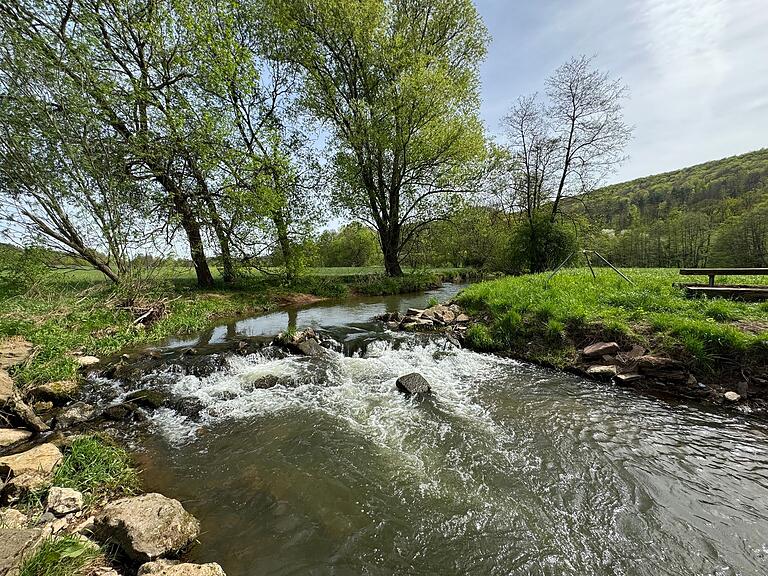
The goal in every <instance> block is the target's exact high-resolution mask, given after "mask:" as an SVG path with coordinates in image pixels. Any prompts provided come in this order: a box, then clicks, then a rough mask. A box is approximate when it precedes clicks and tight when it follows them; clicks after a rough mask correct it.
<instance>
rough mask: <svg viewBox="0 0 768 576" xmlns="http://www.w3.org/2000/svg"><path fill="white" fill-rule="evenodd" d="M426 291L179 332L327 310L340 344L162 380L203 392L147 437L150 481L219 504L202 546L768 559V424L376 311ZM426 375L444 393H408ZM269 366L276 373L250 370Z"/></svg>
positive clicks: (541, 568)
mask: <svg viewBox="0 0 768 576" xmlns="http://www.w3.org/2000/svg"><path fill="white" fill-rule="evenodd" d="M450 292H451V288H450V287H447V288H445V289H444V290H443V291H442V292H438V293H437V294H436V296H437V297H438V298H439V299H444V298H445V297H447V296H449V295H450ZM427 297H428V295H427V296H419V297H413V298H393V299H389V300H378V301H374V300H359V301H352V302H347V303H343V304H323V305H319V306H314V307H311V308H309V309H306V310H298V311H293V312H291V313H286V312H282V313H278V314H272V315H268V316H264V317H261V318H254V319H247V320H242V321H239V322H234V323H232V324H229V325H226V326H221V327H218V328H216V329H214V330H212V331H209V332H208V333H207V334H204V335H201V336H200V337H199V338H196V339H189V340H186V341H171V342H168V343H167V346H168V349H172V348H173V347H177V348H178V347H180V346H200V345H202V344H209V343H216V342H223V341H225V340H227V339H228V338H235V337H237V338H242V337H244V336H251V337H258V336H268V335H274V334H276V333H277V332H278V331H280V330H283V329H285V328H286V327H288V326H289V325H295V326H297V327H299V328H302V327H305V326H309V325H312V326H315V327H316V328H317V329H320V330H321V331H323V333H325V334H328V335H330V336H332V337H333V338H334V339H335V340H337V341H338V342H340V343H341V344H342V346H340V347H337V350H336V351H329V352H328V353H327V354H326V355H322V356H321V357H318V358H305V357H290V356H288V357H286V356H285V355H284V354H275V353H273V352H271V351H270V349H269V348H265V349H263V350H262V351H260V352H256V353H253V354H250V355H246V356H242V355H237V354H228V355H225V359H224V361H223V364H222V365H221V367H220V368H219V369H217V370H215V371H214V372H213V373H210V374H207V375H202V376H194V375H185V374H183V371H181V372H179V371H174V370H166V373H165V374H163V375H162V376H163V377H162V378H160V379H158V380H157V381H159V382H162V386H165V387H166V388H168V389H169V391H170V393H172V394H173V395H174V396H175V397H178V398H181V399H186V400H188V401H191V402H194V403H196V405H197V406H198V407H199V410H198V411H196V412H194V413H193V414H191V415H190V414H186V415H185V414H184V413H183V411H182V412H179V411H176V410H173V409H169V408H161V409H159V410H157V411H156V412H154V413H153V414H152V416H151V423H152V428H153V430H154V431H155V433H154V434H149V435H147V437H145V438H143V439H142V441H141V442H142V445H143V450H144V455H143V464H144V468H145V474H144V476H145V478H146V483H147V488H149V489H151V490H156V491H160V492H163V493H166V494H169V495H172V496H174V497H176V498H178V499H180V500H182V501H183V502H184V504H185V506H186V507H187V508H188V509H189V510H190V511H191V512H193V513H194V514H195V515H196V516H197V517H198V518H199V519H200V520H201V523H202V529H203V533H202V535H201V537H200V544H199V545H197V546H196V547H195V548H194V549H193V551H192V558H193V560H195V561H201V562H202V561H216V562H219V563H220V564H221V565H222V566H223V567H224V569H225V571H226V572H227V574H228V575H229V576H246V575H247V576H256V575H288V574H291V575H293V574H333V575H346V574H349V575H359V574H372V575H373V574H376V575H378V574H382V575H384V574H430V575H431V574H494V575H495V574H499V575H501V574H520V575H527V574H551V575H563V574H569V575H570V574H573V575H585V574H606V575H608V574H611V575H612V574H643V575H661V574H670V575H672V574H674V575H679V574H718V575H719V574H744V575H753V574H768V451H767V450H766V448H767V447H768V428H767V427H766V426H765V425H764V424H763V423H760V422H756V421H751V420H749V419H748V417H746V416H745V417H734V416H733V415H724V414H721V413H714V412H709V411H706V410H704V409H702V408H698V407H690V406H684V405H674V404H669V403H666V402H664V401H661V400H658V399H653V398H646V397H642V396H639V395H637V394H636V393H633V392H630V391H626V390H622V389H617V388H614V387H609V386H601V385H596V384H594V383H591V382H584V381H582V380H580V379H578V378H576V377H573V376H569V375H566V374H563V373H560V372H556V371H551V370H546V369H543V368H540V367H536V366H533V365H530V364H526V363H521V362H517V361H514V360H510V359H503V358H498V357H494V356H490V355H481V354H475V353H472V352H469V351H466V350H462V349H458V348H455V347H454V346H453V345H452V344H451V343H450V342H448V341H446V340H445V339H442V338H439V337H435V338H424V337H417V336H413V335H405V334H394V333H390V332H386V331H385V330H384V329H383V328H382V327H381V326H380V325H378V324H376V323H373V322H371V321H370V318H371V317H372V316H374V315H375V314H379V313H382V312H384V311H387V310H389V311H392V310H395V309H398V308H405V307H407V306H412V305H424V304H425V303H426V300H427ZM412 371H418V372H420V373H421V374H423V375H424V376H426V378H427V379H428V380H429V381H430V383H431V384H432V389H433V397H432V398H431V399H426V400H422V401H419V400H414V399H407V398H405V397H404V396H403V395H401V394H400V393H398V392H397V391H396V388H395V380H396V378H397V377H398V376H399V375H402V374H405V373H408V372H412ZM265 378H273V379H277V381H278V382H279V384H278V385H277V386H274V387H272V388H269V389H261V388H258V387H254V382H259V381H262V380H263V379H265Z"/></svg>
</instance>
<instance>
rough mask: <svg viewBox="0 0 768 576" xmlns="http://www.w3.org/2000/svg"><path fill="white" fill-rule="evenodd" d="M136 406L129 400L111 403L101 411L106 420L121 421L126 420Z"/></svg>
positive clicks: (133, 412) (134, 411) (134, 410)
mask: <svg viewBox="0 0 768 576" xmlns="http://www.w3.org/2000/svg"><path fill="white" fill-rule="evenodd" d="M136 408H137V407H136V406H135V405H134V404H133V403H131V402H121V403H120V404H113V405H112V406H107V407H106V408H104V410H103V412H102V416H104V418H106V419H107V420H114V421H117V422H119V421H121V420H127V419H128V418H129V417H130V416H132V415H133V414H135V413H136Z"/></svg>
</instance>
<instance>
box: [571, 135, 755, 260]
mask: <svg viewBox="0 0 768 576" xmlns="http://www.w3.org/2000/svg"><path fill="white" fill-rule="evenodd" d="M767 202H768V149H764V150H758V151H756V152H750V153H748V154H743V155H741V156H734V157H731V158H725V159H723V160H717V161H714V162H707V163H705V164H700V165H697V166H691V167H688V168H684V169H681V170H677V171H674V172H668V173H666V174H659V175H656V176H649V177H646V178H640V179H638V180H633V181H631V182H625V183H622V184H616V185H613V186H608V187H606V188H603V189H601V190H597V191H595V192H593V193H591V194H589V195H586V196H584V197H582V198H581V199H580V200H579V201H575V200H570V201H568V202H567V204H566V207H565V210H566V212H569V213H571V214H586V215H588V217H589V218H590V219H591V221H592V229H591V238H590V243H591V244H592V247H595V248H598V249H599V250H600V251H601V252H602V253H603V254H605V255H606V256H608V257H609V259H611V260H612V261H614V262H615V263H617V264H621V265H625V266H648V267H654V266H663V267H667V266H670V267H704V266H707V265H710V266H734V267H738V266H766V265H768V264H766V262H768V261H766V256H765V254H766V248H767V247H768V225H766V222H768V203H767Z"/></svg>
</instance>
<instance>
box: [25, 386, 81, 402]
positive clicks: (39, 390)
mask: <svg viewBox="0 0 768 576" xmlns="http://www.w3.org/2000/svg"><path fill="white" fill-rule="evenodd" d="M78 390H80V386H79V384H78V383H77V382H75V381H74V380H59V381H58V382H49V383H47V384H41V385H40V386H35V387H34V388H32V390H30V394H32V396H34V397H35V398H37V399H38V400H46V401H49V402H53V403H54V404H64V403H65V402H67V401H69V400H71V399H72V398H74V397H75V395H76V394H77V392H78Z"/></svg>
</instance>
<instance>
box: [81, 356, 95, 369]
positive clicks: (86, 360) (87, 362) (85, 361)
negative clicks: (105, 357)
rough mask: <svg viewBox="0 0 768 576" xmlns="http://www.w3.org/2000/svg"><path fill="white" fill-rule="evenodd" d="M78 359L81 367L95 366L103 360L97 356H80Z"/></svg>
mask: <svg viewBox="0 0 768 576" xmlns="http://www.w3.org/2000/svg"><path fill="white" fill-rule="evenodd" d="M76 360H77V363H78V364H79V365H80V367H81V368H88V367H89V366H95V365H96V364H98V363H99V362H101V360H100V359H99V358H97V357H96V356H78V357H77V358H76Z"/></svg>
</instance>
